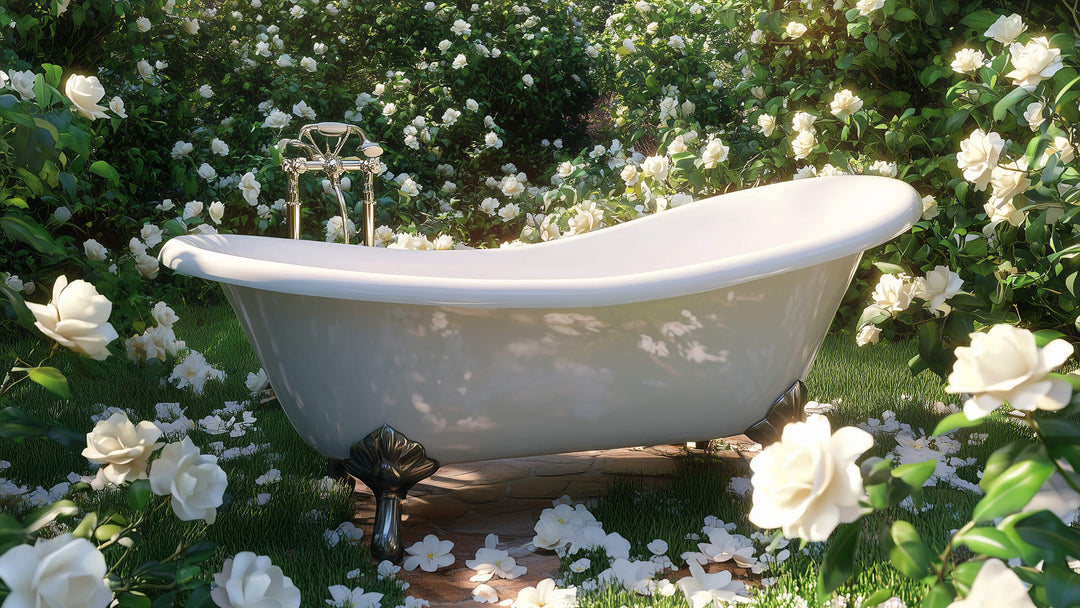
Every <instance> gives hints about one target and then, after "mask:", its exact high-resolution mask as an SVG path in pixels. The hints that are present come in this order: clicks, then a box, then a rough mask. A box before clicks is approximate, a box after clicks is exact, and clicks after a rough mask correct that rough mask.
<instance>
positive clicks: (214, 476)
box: [150, 437, 228, 524]
mask: <svg viewBox="0 0 1080 608" xmlns="http://www.w3.org/2000/svg"><path fill="white" fill-rule="evenodd" d="M227 483H228V479H227V478H226V476H225V471H222V470H221V467H219V466H218V464H217V456H211V455H208V454H202V453H200V452H199V448H197V447H195V444H193V443H192V442H191V439H189V438H187V437H184V439H183V441H177V442H174V443H170V444H169V445H167V446H165V447H164V448H162V449H161V455H160V456H158V458H157V460H155V461H154V464H153V465H152V466H151V467H150V489H151V490H153V491H154V493H155V494H157V495H158V496H171V497H172V499H171V500H170V501H169V504H171V505H172V509H173V512H174V513H176V516H177V517H179V518H180V519H181V520H183V521H192V520H195V519H201V520H203V521H205V522H206V523H208V524H212V523H214V521H215V520H216V519H217V508H218V507H220V506H221V502H222V498H223V497H224V495H225V486H226V485H227Z"/></svg>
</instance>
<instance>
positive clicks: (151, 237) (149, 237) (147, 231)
mask: <svg viewBox="0 0 1080 608" xmlns="http://www.w3.org/2000/svg"><path fill="white" fill-rule="evenodd" d="M139 237H141V238H142V240H143V242H144V243H146V246H147V247H153V246H154V245H157V244H158V243H160V242H161V228H158V227H157V226H155V225H153V224H143V227H142V229H140V230H139Z"/></svg>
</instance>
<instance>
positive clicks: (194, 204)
mask: <svg viewBox="0 0 1080 608" xmlns="http://www.w3.org/2000/svg"><path fill="white" fill-rule="evenodd" d="M202 211H203V202H202V201H188V202H186V203H184V215H183V219H185V220H186V219H191V218H193V217H198V216H199V214H201V213H202Z"/></svg>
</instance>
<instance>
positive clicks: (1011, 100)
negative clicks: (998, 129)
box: [994, 87, 1030, 120]
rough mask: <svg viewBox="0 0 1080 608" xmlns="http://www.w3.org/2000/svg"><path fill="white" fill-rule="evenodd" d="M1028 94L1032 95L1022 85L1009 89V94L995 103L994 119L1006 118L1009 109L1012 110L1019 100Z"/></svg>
mask: <svg viewBox="0 0 1080 608" xmlns="http://www.w3.org/2000/svg"><path fill="white" fill-rule="evenodd" d="M1028 95H1030V93H1029V92H1028V91H1027V90H1026V89H1023V88H1021V87H1016V88H1015V89H1013V90H1012V91H1009V94H1008V95H1006V96H1005V97H1002V98H1001V101H998V102H997V103H996V104H994V120H1001V119H1003V118H1005V115H1006V114H1008V113H1009V110H1011V109H1012V108H1013V106H1015V105H1016V103H1017V102H1018V101H1020V100H1021V99H1023V98H1025V97H1027V96H1028Z"/></svg>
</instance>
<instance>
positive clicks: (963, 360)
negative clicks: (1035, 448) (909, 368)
mask: <svg viewBox="0 0 1080 608" xmlns="http://www.w3.org/2000/svg"><path fill="white" fill-rule="evenodd" d="M955 354H956V363H954V364H953V368H952V373H950V374H949V379H948V382H949V383H948V385H947V386H946V387H945V391H946V392H949V393H974V395H973V396H972V397H971V398H970V399H968V400H967V401H966V402H965V403H964V415H965V416H967V417H968V418H969V419H970V420H977V419H979V418H982V417H983V416H986V415H987V414H989V413H990V412H993V411H994V410H996V409H997V408H998V407H1000V406H1001V404H1002V403H1003V402H1005V401H1008V402H1009V405H1010V406H1012V407H1013V408H1015V409H1018V410H1022V411H1025V412H1030V411H1033V410H1036V409H1041V410H1050V411H1054V410H1060V409H1061V408H1063V407H1065V406H1066V405H1068V403H1069V399H1070V397H1071V395H1072V387H1071V386H1070V385H1069V383H1068V382H1066V381H1065V380H1060V379H1057V378H1049V377H1047V374H1049V373H1050V371H1051V370H1053V369H1054V368H1056V367H1057V366H1059V365H1061V364H1062V363H1064V362H1065V360H1066V359H1068V358H1069V357H1071V356H1072V354H1073V346H1072V344H1069V343H1068V342H1066V341H1065V340H1062V339H1060V338H1059V339H1057V340H1054V341H1052V342H1050V343H1049V344H1047V345H1046V346H1044V347H1042V348H1039V347H1038V346H1036V344H1035V336H1034V335H1033V334H1032V333H1031V332H1030V331H1028V330H1026V329H1020V328H1017V327H1013V326H1012V325H995V326H993V327H991V328H990V331H988V332H986V333H981V332H977V333H973V334H971V345H970V346H961V347H958V348H957V349H956V351H955Z"/></svg>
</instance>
